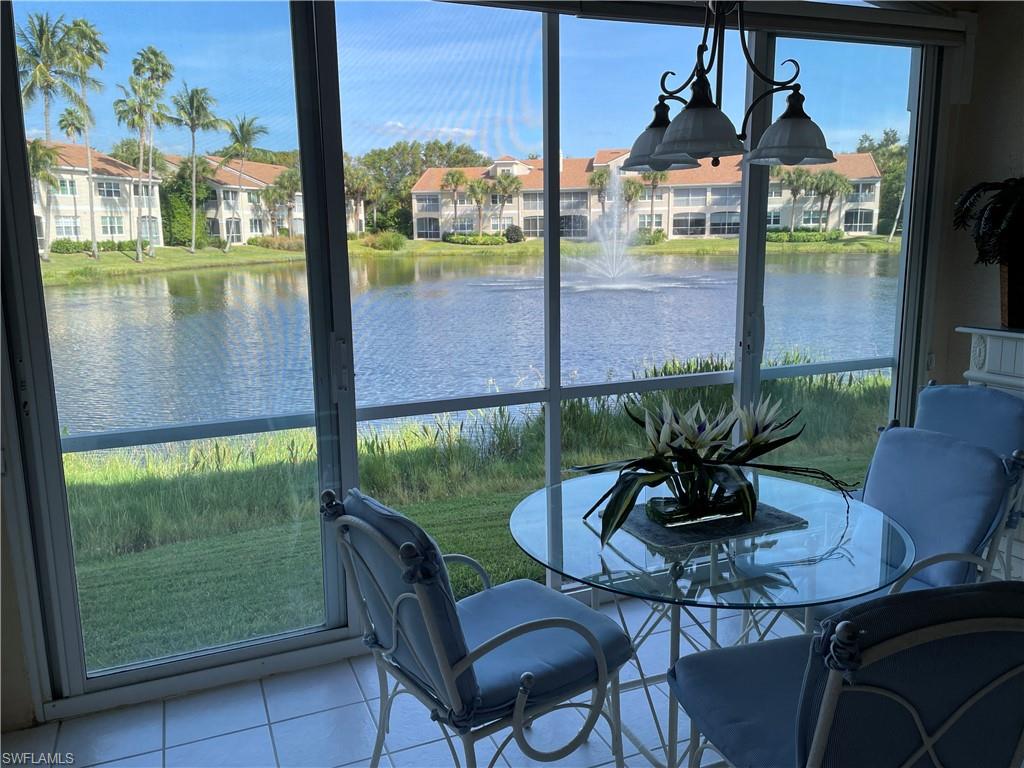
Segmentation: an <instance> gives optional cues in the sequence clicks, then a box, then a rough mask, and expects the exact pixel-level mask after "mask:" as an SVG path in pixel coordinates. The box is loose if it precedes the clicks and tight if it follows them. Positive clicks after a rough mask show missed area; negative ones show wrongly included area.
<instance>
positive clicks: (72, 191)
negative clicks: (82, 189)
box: [57, 179, 78, 197]
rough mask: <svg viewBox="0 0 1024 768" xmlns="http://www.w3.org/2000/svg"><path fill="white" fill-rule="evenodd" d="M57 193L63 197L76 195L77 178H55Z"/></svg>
mask: <svg viewBox="0 0 1024 768" xmlns="http://www.w3.org/2000/svg"><path fill="white" fill-rule="evenodd" d="M57 194H58V195H63V196H64V197H78V182H77V179H57Z"/></svg>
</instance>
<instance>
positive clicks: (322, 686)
mask: <svg viewBox="0 0 1024 768" xmlns="http://www.w3.org/2000/svg"><path fill="white" fill-rule="evenodd" d="M1016 560H1017V562H1016V566H1015V567H1016V573H1017V574H1021V573H1024V558H1017V559H1016ZM602 610H604V611H605V612H608V613H613V612H614V608H612V607H611V606H606V607H604V608H603V609H602ZM624 612H625V613H626V617H627V623H628V624H629V626H630V628H631V629H634V630H635V629H636V627H637V626H639V624H638V622H639V621H642V615H643V612H644V609H643V607H642V606H641V605H640V604H639V603H638V602H636V601H628V602H626V603H624ZM698 615H699V617H700V618H701V619H704V618H705V617H704V615H703V613H700V614H698ZM740 621H741V616H740V614H738V613H737V612H726V611H720V612H719V631H720V632H721V633H722V634H721V635H720V636H721V637H723V638H725V637H729V636H732V635H735V633H736V631H737V629H738V627H739V624H740ZM684 623H685V622H684ZM667 628H668V625H667V622H666V623H663V624H662V625H661V627H659V629H660V630H661V631H660V632H658V633H656V634H655V635H653V636H652V637H651V638H650V639H649V640H648V641H647V643H645V644H644V645H643V646H642V648H641V653H640V655H641V659H642V661H643V663H644V668H645V672H647V673H648V674H658V673H661V672H663V671H664V669H665V667H666V665H667V659H668V642H669V636H668V634H667ZM794 631H795V629H794V627H793V626H792V624H790V623H788V622H785V621H780V622H779V624H778V625H777V626H776V627H775V628H774V630H773V631H772V635H773V636H776V637H778V636H783V635H787V634H792V633H793V632H794ZM690 652H692V648H690V647H689V645H688V644H687V643H685V642H683V643H681V653H683V654H686V653H690ZM622 677H623V679H624V680H625V679H635V678H636V672H635V671H633V669H632V665H629V666H628V667H627V668H626V669H624V670H623V674H622ZM654 694H655V697H656V701H655V704H656V709H657V710H658V717H659V720H660V721H661V724H662V728H663V729H665V728H666V725H665V724H666V720H665V716H666V712H667V706H668V691H667V689H665V688H664V686H657V687H656V688H655V690H654ZM377 696H378V691H377V675H376V671H375V670H374V667H373V662H372V660H371V658H370V657H369V656H361V657H358V658H354V659H348V660H345V661H341V662H337V663H335V664H330V665H327V666H323V667H318V668H315V669H308V670H303V671H300V672H291V673H286V674H280V675H273V676H270V677H266V678H263V679H262V680H258V681H253V682H246V683H237V684H234V685H229V686H224V687H222V688H216V689H213V690H210V691H204V692H202V693H196V694H192V695H189V696H182V697H178V698H172V699H167V700H166V701H161V702H150V703H147V704H140V705H137V706H133V707H126V708H124V709H118V710H112V711H109V712H101V713H98V714H95V715H88V716H86V717H80V718H75V719H71V720H66V721H63V722H60V723H47V724H45V725H42V726H39V727H37V728H31V729H28V730H25V731H17V732H14V733H6V734H3V737H2V749H3V751H4V752H34V753H37V754H40V753H63V752H71V753H73V754H74V756H75V762H74V765H75V766H76V768H86V767H87V766H100V765H101V766H104V768H217V767H219V766H236V767H237V768H259V767H261V766H269V767H271V768H275V767H278V766H279V767H280V768H313V767H316V768H321V767H323V768H327V767H333V766H347V765H352V766H359V765H366V764H367V763H368V758H369V757H370V755H371V753H372V751H373V742H374V737H375V735H376V720H375V718H376V715H377V703H378V702H377ZM582 717H583V715H582V714H580V713H579V712H578V711H576V710H567V711H562V712H559V713H554V714H552V715H549V716H548V717H546V718H543V719H541V720H540V721H538V722H537V723H536V725H535V726H534V728H533V729H532V734H531V739H532V740H533V743H534V744H535V745H536V746H537V747H538V748H539V749H551V748H553V747H555V746H558V745H560V744H562V743H564V742H565V741H566V740H568V739H569V738H570V737H571V736H572V735H573V734H574V733H575V732H576V730H577V729H578V727H579V725H580V723H581V722H582ZM623 717H624V720H625V721H626V723H627V724H628V725H629V726H630V727H631V728H632V729H633V731H634V732H635V733H636V734H638V736H639V737H640V738H641V739H642V740H643V741H644V743H645V744H646V745H647V746H649V747H651V748H652V749H654V748H655V747H656V746H658V745H660V741H659V738H658V730H657V727H656V726H655V724H654V720H653V718H652V716H651V713H650V708H649V706H648V704H647V701H646V698H645V697H644V695H643V692H642V691H639V690H637V691H632V692H627V693H626V694H625V695H624V699H623ZM596 731H597V732H596V733H595V734H593V735H592V736H591V738H590V741H589V742H588V743H587V744H586V745H585V746H584V747H583V748H581V749H580V750H579V751H578V752H576V753H575V754H573V755H571V756H570V757H569V758H566V759H565V760H563V761H561V762H560V763H558V765H559V766H563V767H565V768H594V767H595V766H605V765H609V764H611V762H612V752H611V746H610V742H611V738H610V734H609V733H608V728H607V725H605V724H604V723H603V721H602V723H601V724H599V726H598V728H597V729H596ZM506 733H507V732H506ZM506 733H500V734H496V735H495V736H494V737H493V738H492V739H489V740H488V741H485V742H482V743H480V744H478V750H477V755H478V761H479V764H480V765H481V766H485V765H487V763H488V762H489V760H490V758H491V757H492V756H493V754H494V752H495V750H496V749H497V745H498V743H500V741H501V739H503V738H504V736H505V735H506ZM679 735H680V736H681V737H682V738H683V739H685V738H686V737H687V736H688V735H689V725H688V722H687V719H686V715H685V713H683V712H680V727H679ZM625 747H626V763H627V765H628V766H631V767H632V766H643V765H646V764H647V763H646V761H645V760H644V759H643V758H642V757H639V756H638V754H637V749H636V748H635V747H634V746H632V745H631V744H629V743H628V742H627V743H626V745H625ZM386 749H387V752H386V755H385V758H384V759H383V760H382V765H384V766H393V768H444V767H446V766H450V765H451V764H452V760H451V755H450V753H449V752H448V747H447V745H446V743H445V742H444V741H443V736H442V734H441V731H440V729H439V728H438V726H437V725H436V724H435V723H433V722H431V720H430V718H429V716H428V714H427V711H426V709H425V708H424V707H422V706H421V705H420V704H419V703H418V702H416V701H414V700H413V699H412V698H411V697H409V696H400V697H399V698H398V699H397V700H396V702H395V706H394V710H393V712H392V719H391V732H390V734H389V735H388V738H387V742H386ZM707 754H708V755H709V756H710V758H713V755H712V754H711V753H710V752H709V753H707ZM498 765H499V766H500V767H501V768H519V766H532V765H535V763H533V761H531V760H529V759H527V758H526V757H525V756H523V755H522V753H521V752H520V751H519V749H518V748H517V747H516V745H515V744H514V743H512V744H510V745H509V746H508V747H507V748H506V749H505V751H504V752H503V753H502V756H501V758H500V759H499V761H498ZM546 765H552V764H551V763H547V764H546Z"/></svg>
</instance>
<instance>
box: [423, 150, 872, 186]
mask: <svg viewBox="0 0 1024 768" xmlns="http://www.w3.org/2000/svg"><path fill="white" fill-rule="evenodd" d="M628 151H629V150H617V149H601V150H598V151H597V153H596V154H595V156H594V157H592V158H590V157H566V158H564V159H563V160H562V176H561V178H562V185H561V186H562V189H585V188H586V187H587V179H588V177H589V176H590V173H591V172H592V171H593V170H594V164H595V163H601V162H608V160H609V159H614V158H617V157H621V156H622V154H625V153H626V152H628ZM522 162H523V163H525V164H526V165H529V166H530V167H531V168H533V170H532V171H530V172H529V173H527V174H524V175H522V176H519V178H520V179H522V181H523V189H524V190H541V189H543V188H544V173H543V170H544V162H543V160H523V161H522ZM741 163H742V155H731V156H729V157H723V158H722V162H721V165H719V166H718V167H714V166H712V165H711V161H710V160H702V161H701V164H700V167H699V168H687V169H684V170H679V171H669V172H668V180H667V181H666V182H665V183H664V185H663V186H680V185H686V184H704V185H707V184H739V183H740V181H741V178H742V167H741ZM803 167H804V168H806V169H807V170H808V171H811V172H814V171H819V170H824V169H826V168H828V169H831V170H834V171H836V172H838V173H841V174H843V175H844V176H846V177H848V178H851V179H869V178H879V177H880V176H881V173H879V171H878V166H877V165H875V160H874V158H873V157H872V156H871V154H870V153H869V152H852V153H848V154H838V155H836V162H835V163H830V164H828V165H806V166H803ZM488 168H489V166H477V167H472V168H462V169H461V170H462V172H463V173H465V174H466V178H467V179H469V180H473V179H479V178H484V177H486V175H487V171H488ZM449 170H451V169H449V168H428V169H427V170H426V171H424V172H423V175H422V176H420V178H419V179H418V180H417V182H416V184H415V185H413V188H412V191H413V192H436V191H438V190H439V189H441V178H442V177H443V176H444V174H445V173H446V172H447V171H449Z"/></svg>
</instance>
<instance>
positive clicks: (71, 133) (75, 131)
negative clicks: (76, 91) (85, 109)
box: [57, 107, 85, 144]
mask: <svg viewBox="0 0 1024 768" xmlns="http://www.w3.org/2000/svg"><path fill="white" fill-rule="evenodd" d="M57 127H58V128H60V132H61V133H63V134H64V136H65V137H66V138H67V140H68V141H70V142H71V143H72V144H77V143H78V139H80V138H81V137H82V133H83V132H84V131H85V118H84V117H82V113H81V112H79V111H78V110H77V109H75V108H74V107H67V108H66V109H65V110H64V111H63V112H61V113H60V117H58V118H57Z"/></svg>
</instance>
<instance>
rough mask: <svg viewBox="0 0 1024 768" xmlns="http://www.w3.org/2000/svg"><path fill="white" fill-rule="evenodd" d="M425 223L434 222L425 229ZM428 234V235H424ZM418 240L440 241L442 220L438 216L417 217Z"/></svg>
mask: <svg viewBox="0 0 1024 768" xmlns="http://www.w3.org/2000/svg"><path fill="white" fill-rule="evenodd" d="M423 222H433V226H431V225H430V224H427V225H426V228H424V224H423ZM424 232H426V233H427V234H424ZM416 239H417V240H440V239H441V219H440V217H438V216H417V217H416Z"/></svg>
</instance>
